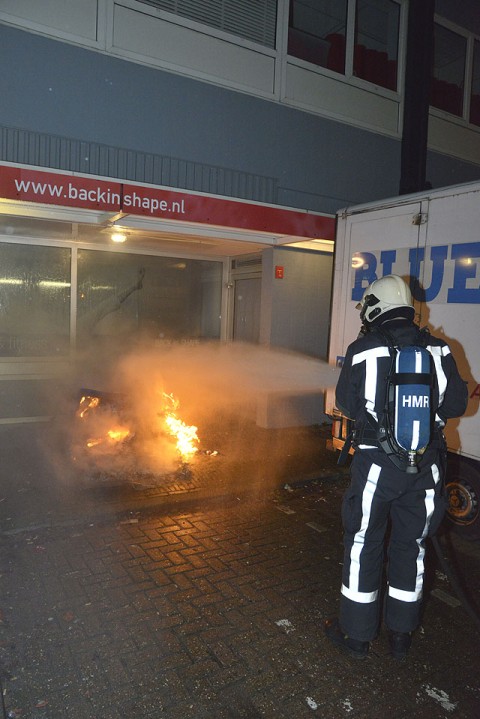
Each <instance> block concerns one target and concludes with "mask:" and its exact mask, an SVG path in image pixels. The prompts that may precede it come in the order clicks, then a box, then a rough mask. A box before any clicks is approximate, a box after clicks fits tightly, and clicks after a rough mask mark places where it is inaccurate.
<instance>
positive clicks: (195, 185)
mask: <svg viewBox="0 0 480 719" xmlns="http://www.w3.org/2000/svg"><path fill="white" fill-rule="evenodd" d="M0 63H1V66H2V68H3V69H4V72H2V73H1V76H0V97H1V98H2V102H1V106H0V127H1V145H0V160H6V161H10V162H19V163H25V164H33V165H40V166H45V167H52V168H57V169H64V170H72V171H78V172H85V173H92V174H98V175H105V176H113V177H119V178H128V179H130V180H137V181H144V182H152V183H155V184H162V185H167V186H175V187H180V188H186V189H191V190H196V191H203V192H211V193H217V194H223V195H227V196H230V195H231V196H237V197H243V198H246V199H254V200H258V201H264V202H273V203H278V204H281V205H286V206H292V207H299V208H306V209H311V210H314V211H319V212H325V213H334V212H335V211H336V210H337V209H339V208H340V207H342V206H344V205H346V204H351V203H359V202H366V201H369V200H373V199H377V198H381V197H385V196H391V195H395V194H397V192H398V184H399V172H400V142H399V140H398V139H394V138H390V137H387V136H383V135H380V134H376V133H374V132H370V131H367V130H363V129H361V128H357V127H353V126H351V125H347V124H343V123H340V122H336V121H334V120H329V119H326V118H323V117H320V116H317V115H314V114H310V113H307V112H302V111H301V110H297V109H293V108H290V107H287V106H284V105H281V104H279V103H276V102H272V101H270V100H264V99H262V98H258V97H254V96H251V95H248V94H246V93H241V92H236V91H231V90H228V89H225V88H222V87H219V86H215V85H213V84H209V83H206V82H199V81H196V80H193V79H190V78H187V77H183V76H180V75H176V74H172V73H168V72H164V71H162V70H158V69H154V68H150V67H146V66H142V65H140V64H136V63H132V62H127V61H125V60H120V59H117V58H113V57H109V56H107V55H104V54H102V53H98V52H95V51H90V50H87V49H84V48H80V47H77V46H75V45H71V44H68V43H64V42H60V41H57V40H52V39H49V38H46V37H43V36H40V35H36V34H33V33H29V32H25V31H23V30H19V29H17V28H14V27H10V26H6V25H0ZM479 175H480V170H479V168H478V167H477V166H475V165H469V163H466V162H462V161H459V160H453V159H450V158H447V157H445V156H441V157H436V156H435V154H433V153H430V157H429V177H428V179H429V181H430V182H431V183H432V185H433V186H434V187H435V186H439V185H443V184H450V183H451V182H453V181H454V182H457V181H463V180H465V181H466V180H472V179H476V178H478V177H479Z"/></svg>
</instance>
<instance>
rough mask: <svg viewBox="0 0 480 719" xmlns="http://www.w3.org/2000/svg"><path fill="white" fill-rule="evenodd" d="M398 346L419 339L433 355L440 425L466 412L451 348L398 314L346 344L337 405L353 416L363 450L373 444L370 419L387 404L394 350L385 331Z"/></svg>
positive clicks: (434, 392)
mask: <svg viewBox="0 0 480 719" xmlns="http://www.w3.org/2000/svg"><path fill="white" fill-rule="evenodd" d="M385 330H386V331H387V332H388V335H389V336H390V338H391V339H392V341H393V343H394V344H395V345H398V346H400V347H401V346H406V345H412V344H419V345H421V346H424V347H426V349H427V350H428V351H429V352H430V354H431V355H432V357H433V361H434V367H435V375H436V379H435V382H434V386H433V388H432V398H431V406H432V407H433V409H434V411H435V422H436V426H437V427H438V428H441V427H443V426H444V425H445V423H446V421H447V420H448V419H450V418H452V417H460V416H461V415H463V414H464V412H465V410H466V407H467V401H468V390H467V384H466V382H464V380H463V379H462V378H461V377H460V375H459V372H458V369H457V365H456V363H455V359H454V357H453V355H452V353H451V351H450V348H449V347H448V345H447V344H446V342H444V341H443V340H442V339H439V338H437V337H434V336H433V335H430V334H429V333H428V331H425V330H420V328H419V327H418V326H417V325H416V324H414V323H413V322H411V321H409V320H406V319H394V320H390V321H386V322H383V323H382V324H380V325H378V327H376V326H371V327H370V328H369V329H367V331H366V332H365V334H362V335H360V336H359V337H358V339H356V340H355V341H354V342H352V344H351V345H350V346H349V347H348V349H347V353H346V356H345V360H344V363H343V367H342V370H341V372H340V377H339V380H338V383H337V388H336V404H337V407H338V409H339V410H340V411H341V412H343V414H344V415H345V416H347V417H349V418H350V419H353V420H354V421H355V439H354V444H355V446H356V447H357V448H359V449H368V448H369V447H370V446H372V445H374V444H375V443H374V442H371V441H370V440H369V439H368V438H369V437H370V438H371V437H372V432H371V420H370V419H369V417H368V414H367V413H370V415H371V417H373V418H374V419H375V420H378V418H379V417H380V416H381V413H382V412H383V411H384V408H385V394H386V390H387V376H388V373H389V370H390V366H391V354H390V350H389V347H388V342H387V340H386V339H385V335H384V331H385Z"/></svg>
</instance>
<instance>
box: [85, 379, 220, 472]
mask: <svg viewBox="0 0 480 719" xmlns="http://www.w3.org/2000/svg"><path fill="white" fill-rule="evenodd" d="M153 397H154V402H153V403H152V407H151V411H150V414H149V416H145V414H143V415H142V416H138V413H137V411H136V408H135V401H134V399H133V401H132V398H130V397H128V396H126V395H124V394H120V393H118V394H116V393H107V392H99V391H97V390H91V389H82V390H81V392H80V400H79V403H78V407H77V411H76V420H77V430H78V431H77V432H76V435H75V441H74V461H75V462H76V464H77V466H78V468H79V469H82V470H84V471H86V472H87V473H89V474H91V473H92V471H93V472H94V473H95V472H96V473H97V474H98V473H103V475H105V474H107V475H108V476H110V477H111V476H113V475H116V476H117V478H118V477H119V476H120V475H121V476H122V477H123V478H124V479H127V480H128V479H129V480H130V481H132V480H136V481H138V477H139V476H140V475H142V474H143V475H145V476H148V477H149V478H150V479H151V478H153V477H162V476H166V475H170V476H171V475H172V474H175V475H176V476H178V477H183V478H185V477H186V476H188V475H189V474H190V472H189V467H190V463H191V462H192V460H193V459H194V457H195V455H196V454H197V453H198V452H199V443H200V440H199V437H198V434H197V432H198V428H197V427H196V426H194V425H188V424H187V423H186V422H184V421H183V420H182V419H181V418H180V417H179V406H180V405H179V401H178V399H176V398H175V397H174V395H173V394H168V393H166V392H164V391H158V392H155V393H153ZM201 454H202V455H203V454H205V455H209V456H215V455H216V454H218V452H216V451H213V452H208V451H204V452H201Z"/></svg>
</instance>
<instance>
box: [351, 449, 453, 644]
mask: <svg viewBox="0 0 480 719" xmlns="http://www.w3.org/2000/svg"><path fill="white" fill-rule="evenodd" d="M423 464H424V467H423V468H422V469H421V470H420V472H419V473H418V474H407V473H405V472H403V471H401V470H399V469H397V468H396V467H395V466H394V465H393V464H392V463H391V462H390V460H389V459H388V458H387V457H386V455H385V454H384V453H383V452H382V450H357V451H356V452H355V455H354V457H353V460H352V468H351V482H350V486H349V488H348V489H347V491H346V493H345V496H344V499H343V505H342V520H343V528H344V547H345V554H344V565H343V577H342V580H343V584H342V590H341V600H340V626H341V628H342V631H343V632H345V633H346V634H348V635H349V636H351V637H353V638H354V639H358V640H360V641H371V640H372V639H374V638H375V636H376V635H377V633H378V627H379V622H380V606H381V602H382V600H383V605H384V621H385V624H386V626H387V627H388V628H389V629H391V630H392V631H395V632H410V631H413V630H414V629H415V628H416V627H417V626H418V624H419V617H420V608H421V600H422V590H423V580H424V559H425V538H426V537H427V536H428V535H432V534H434V533H435V532H436V530H437V529H438V526H439V525H440V522H441V521H442V518H443V516H444V513H445V509H446V501H445V496H444V487H443V485H444V472H445V460H444V457H443V453H442V452H441V451H440V452H439V451H436V452H435V453H434V455H433V456H432V457H431V458H429V461H428V462H426V463H423ZM387 533H388V548H387V562H386V580H387V585H386V587H384V582H383V576H384V564H385V562H384V560H385V539H386V536H387Z"/></svg>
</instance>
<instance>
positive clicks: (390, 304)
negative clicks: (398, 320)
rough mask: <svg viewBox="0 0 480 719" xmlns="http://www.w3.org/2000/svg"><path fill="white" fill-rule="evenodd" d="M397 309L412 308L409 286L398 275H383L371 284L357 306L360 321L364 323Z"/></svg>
mask: <svg viewBox="0 0 480 719" xmlns="http://www.w3.org/2000/svg"><path fill="white" fill-rule="evenodd" d="M399 307H413V301H412V293H411V292H410V288H409V286H408V285H407V284H406V282H404V280H403V279H402V278H401V277H399V276H398V275H385V277H381V278H380V279H379V280H375V281H374V282H372V283H371V284H370V285H369V286H368V287H367V289H366V290H365V292H364V293H363V297H362V299H361V301H360V302H359V304H358V305H357V309H359V310H360V317H361V319H362V321H366V322H372V321H373V320H375V319H377V317H381V315H383V314H385V312H389V311H390V310H394V309H398V308H399Z"/></svg>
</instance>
